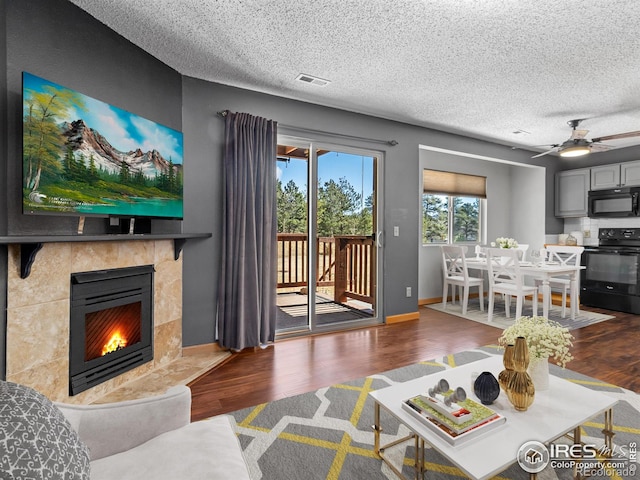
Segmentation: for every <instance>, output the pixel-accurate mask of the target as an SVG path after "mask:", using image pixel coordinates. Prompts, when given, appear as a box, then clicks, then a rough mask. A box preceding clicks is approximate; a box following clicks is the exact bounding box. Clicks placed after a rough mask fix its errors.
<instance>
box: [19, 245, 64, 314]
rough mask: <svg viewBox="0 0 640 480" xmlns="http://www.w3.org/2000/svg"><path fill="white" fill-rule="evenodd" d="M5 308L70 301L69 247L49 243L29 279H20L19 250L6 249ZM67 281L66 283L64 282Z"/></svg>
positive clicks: (41, 252) (39, 256) (39, 255)
mask: <svg viewBox="0 0 640 480" xmlns="http://www.w3.org/2000/svg"><path fill="white" fill-rule="evenodd" d="M8 260H9V262H8V274H7V308H9V309H12V308H19V307H24V306H28V305H33V304H35V303H47V302H52V301H56V300H67V301H68V300H69V291H70V287H69V280H68V279H69V277H70V275H71V244H63V243H51V244H47V245H45V246H44V247H43V248H42V250H40V252H39V253H38V260H37V261H36V262H35V263H34V264H33V266H32V267H31V274H30V275H29V278H28V280H29V281H25V280H23V279H22V278H20V248H19V247H18V246H16V245H10V246H9V259H8ZM65 279H66V280H65Z"/></svg>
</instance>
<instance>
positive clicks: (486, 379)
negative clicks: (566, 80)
mask: <svg viewBox="0 0 640 480" xmlns="http://www.w3.org/2000/svg"><path fill="white" fill-rule="evenodd" d="M473 391H474V393H475V394H476V397H478V398H479V399H480V402H482V404H483V405H491V404H492V403H493V401H494V400H495V399H496V398H498V395H500V384H499V383H498V380H496V377H494V376H493V375H492V374H491V372H482V373H481V374H480V375H478V378H476V381H475V382H474V384H473Z"/></svg>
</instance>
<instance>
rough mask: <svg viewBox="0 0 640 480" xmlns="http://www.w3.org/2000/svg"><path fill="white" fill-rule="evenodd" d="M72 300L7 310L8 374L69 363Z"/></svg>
mask: <svg viewBox="0 0 640 480" xmlns="http://www.w3.org/2000/svg"><path fill="white" fill-rule="evenodd" d="M68 319H69V301H68V300H57V301H51V302H46V303H38V304H35V305H29V306H26V307H19V308H11V309H7V366H6V368H7V376H10V375H14V374H18V373H20V372H22V371H24V370H31V369H35V370H37V369H38V368H39V367H40V366H41V365H42V363H47V362H61V361H64V362H66V365H67V367H66V368H68V362H69V320H68Z"/></svg>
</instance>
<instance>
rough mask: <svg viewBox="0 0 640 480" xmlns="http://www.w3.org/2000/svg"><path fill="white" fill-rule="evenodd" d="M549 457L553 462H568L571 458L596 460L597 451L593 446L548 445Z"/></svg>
mask: <svg viewBox="0 0 640 480" xmlns="http://www.w3.org/2000/svg"><path fill="white" fill-rule="evenodd" d="M549 455H550V456H551V458H553V459H555V460H563V459H566V460H570V459H573V458H596V457H597V455H598V449H597V448H596V447H595V445H589V444H585V445H580V444H571V445H564V444H555V443H552V444H551V445H549Z"/></svg>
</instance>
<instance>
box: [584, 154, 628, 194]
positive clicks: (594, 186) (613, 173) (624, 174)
mask: <svg viewBox="0 0 640 480" xmlns="http://www.w3.org/2000/svg"><path fill="white" fill-rule="evenodd" d="M639 185H640V161H638V160H636V161H634V162H625V163H612V164H611V165H602V166H599V167H591V190H603V189H607V188H616V187H637V186H639Z"/></svg>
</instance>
